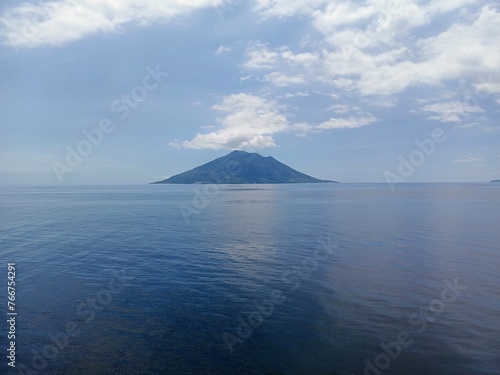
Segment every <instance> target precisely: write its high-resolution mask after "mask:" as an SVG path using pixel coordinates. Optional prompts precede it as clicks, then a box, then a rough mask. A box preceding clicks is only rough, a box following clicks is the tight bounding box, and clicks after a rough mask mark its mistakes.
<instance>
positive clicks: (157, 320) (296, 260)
mask: <svg viewBox="0 0 500 375" xmlns="http://www.w3.org/2000/svg"><path fill="white" fill-rule="evenodd" d="M0 213H1V215H0V261H1V268H0V270H1V271H0V282H1V284H3V285H4V286H2V287H0V288H1V290H3V291H4V292H5V291H6V287H7V262H15V263H16V268H17V274H16V277H17V280H16V281H17V285H16V287H17V295H16V297H17V299H16V308H17V312H18V315H17V317H16V319H17V322H16V369H15V370H13V369H11V368H9V367H8V366H7V362H8V360H7V358H6V355H5V353H6V352H7V350H6V348H7V329H8V325H7V322H6V318H5V313H2V314H3V315H4V319H2V321H3V323H1V324H0V347H1V349H2V353H3V354H2V355H1V358H2V359H0V361H1V363H0V373H2V374H4V373H5V374H18V373H19V374H23V373H25V374H35V373H37V374H49V375H59V374H62V375H71V374H134V375H135V374H207V375H212V374H213V375H225V374H243V375H245V374H256V375H257V374H262V375H266V374H267V375H271V374H272V375H278V374H281V375H336V374H341V375H351V374H354V375H361V374H370V375H374V374H375V375H378V374H395V375H396V374H398V375H399V374H401V375H403V374H404V375H407V374H417V375H422V374H431V375H433V374H439V375H475V374H480V375H481V374H484V375H486V374H489V375H498V374H500V225H499V219H500V184H406V185H399V186H397V190H396V191H395V192H391V191H390V190H389V188H388V187H387V185H384V184H320V185H315V184H313V185H309V184H299V185H245V186H241V185H239V186H238V185H233V186H226V187H224V188H219V187H215V186H204V185H196V186H169V185H149V186H133V187H22V188H20V187H1V188H0ZM4 292H2V293H1V294H0V303H1V305H0V306H1V307H0V309H1V311H3V312H6V311H7V301H6V296H5V293H4ZM398 339H399V342H398ZM23 371H24V372H23Z"/></svg>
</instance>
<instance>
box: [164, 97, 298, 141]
mask: <svg viewBox="0 0 500 375" xmlns="http://www.w3.org/2000/svg"><path fill="white" fill-rule="evenodd" d="M213 109H215V110H217V111H219V112H222V113H224V114H226V115H225V117H222V118H219V119H218V122H219V124H220V126H221V128H220V129H219V130H217V131H214V132H210V133H205V134H201V133H199V134H197V135H196V137H195V138H193V139H192V140H191V141H184V142H182V143H178V142H174V143H172V144H171V146H174V147H176V146H182V147H185V148H199V149H245V148H252V149H260V148H269V147H275V146H276V144H275V141H274V139H273V137H272V136H273V134H275V133H279V132H282V131H285V130H287V129H288V128H289V124H288V120H287V119H286V117H285V116H284V115H283V114H281V113H280V111H279V108H278V104H277V103H276V102H274V101H270V100H266V99H263V98H259V97H257V96H253V95H248V94H243V93H240V94H233V95H229V96H226V97H225V98H224V99H223V101H222V103H220V104H218V105H215V106H213Z"/></svg>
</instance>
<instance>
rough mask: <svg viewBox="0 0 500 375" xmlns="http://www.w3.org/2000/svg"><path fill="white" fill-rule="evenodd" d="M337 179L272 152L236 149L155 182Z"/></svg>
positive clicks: (311, 181) (242, 182) (199, 182)
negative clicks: (321, 175)
mask: <svg viewBox="0 0 500 375" xmlns="http://www.w3.org/2000/svg"><path fill="white" fill-rule="evenodd" d="M320 182H335V181H328V180H319V179H317V178H314V177H311V176H308V175H306V174H304V173H300V172H298V171H296V170H295V169H292V168H290V167H288V166H287V165H285V164H283V163H280V162H279V161H278V160H276V159H274V158H273V157H271V156H268V157H263V156H261V155H259V154H257V153H248V152H245V151H233V152H231V153H230V154H228V155H226V156H223V157H220V158H218V159H215V160H213V161H211V162H209V163H206V164H203V165H201V166H199V167H197V168H194V169H191V170H189V171H187V172H184V173H180V174H178V175H175V176H173V177H170V178H168V179H166V180H163V181H158V182H154V184H280V183H281V184H282V183H320Z"/></svg>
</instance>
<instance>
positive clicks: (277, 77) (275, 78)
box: [264, 72, 304, 87]
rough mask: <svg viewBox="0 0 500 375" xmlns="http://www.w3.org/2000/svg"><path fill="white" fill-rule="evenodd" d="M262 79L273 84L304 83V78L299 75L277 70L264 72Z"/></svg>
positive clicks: (279, 85) (282, 85)
mask: <svg viewBox="0 0 500 375" xmlns="http://www.w3.org/2000/svg"><path fill="white" fill-rule="evenodd" d="M264 81H267V82H269V83H272V84H273V85H274V86H278V87H285V86H290V85H297V84H301V83H304V78H303V77H301V76H287V75H285V74H282V73H279V72H273V73H269V74H266V76H265V77H264Z"/></svg>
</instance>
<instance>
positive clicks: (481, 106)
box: [0, 0, 500, 185]
mask: <svg viewBox="0 0 500 375" xmlns="http://www.w3.org/2000/svg"><path fill="white" fill-rule="evenodd" d="M0 98H1V101H0V184H2V185H87V184H106V185H107V184H146V183H149V182H153V181H157V180H160V179H164V178H167V177H170V176H172V175H175V174H177V173H181V172H183V171H185V170H188V169H191V168H194V167H196V166H198V165H201V164H204V163H206V162H208V161H210V160H212V159H214V158H217V157H220V156H223V155H225V154H227V153H229V152H231V151H232V150H235V149H240V150H246V151H249V152H258V153H260V154H261V155H263V156H273V157H275V158H276V159H278V160H279V161H281V162H283V163H285V164H287V165H289V166H291V167H292V168H294V169H297V170H299V171H301V172H303V173H306V174H309V175H312V176H314V177H317V178H322V179H332V180H337V181H341V182H347V183H349V182H388V183H390V184H396V183H402V182H483V181H490V180H493V179H497V178H500V147H499V145H500V5H499V4H498V2H494V1H476V0H447V1H442V0H420V1H412V0H397V1H396V0H367V1H344V0H339V1H325V0H295V1H294V0H253V1H245V0H163V1H154V0H99V1H97V0H59V1H45V2H40V1H36V2H34V1H29V2H22V3H21V2H18V1H14V0H4V1H3V2H2V4H1V5H0Z"/></svg>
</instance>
